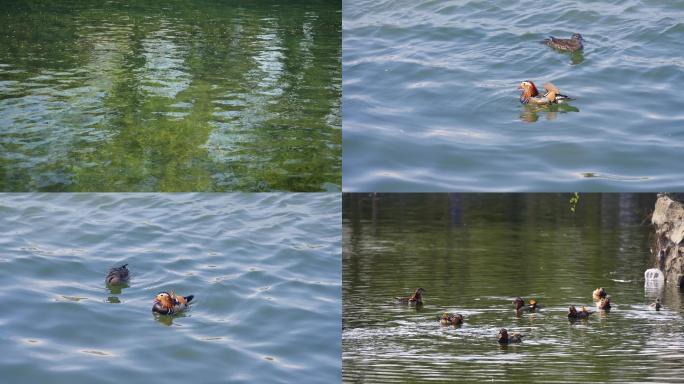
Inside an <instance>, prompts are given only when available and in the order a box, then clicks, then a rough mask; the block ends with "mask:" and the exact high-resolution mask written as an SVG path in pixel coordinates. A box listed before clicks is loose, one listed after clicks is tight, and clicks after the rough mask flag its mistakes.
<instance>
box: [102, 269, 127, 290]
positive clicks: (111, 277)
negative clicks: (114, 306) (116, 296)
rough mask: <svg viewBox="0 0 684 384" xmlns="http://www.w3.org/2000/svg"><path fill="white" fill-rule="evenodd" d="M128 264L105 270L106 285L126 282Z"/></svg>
mask: <svg viewBox="0 0 684 384" xmlns="http://www.w3.org/2000/svg"><path fill="white" fill-rule="evenodd" d="M127 265H128V264H124V265H122V266H120V267H115V268H110V269H109V272H107V277H105V283H107V284H108V285H121V284H125V283H127V282H128V277H129V275H128V268H126V266H127Z"/></svg>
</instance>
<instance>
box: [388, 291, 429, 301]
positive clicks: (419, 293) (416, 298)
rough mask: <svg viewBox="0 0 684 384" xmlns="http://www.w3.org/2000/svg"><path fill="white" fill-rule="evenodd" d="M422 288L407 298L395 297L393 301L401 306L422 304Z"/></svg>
mask: <svg viewBox="0 0 684 384" xmlns="http://www.w3.org/2000/svg"><path fill="white" fill-rule="evenodd" d="M423 292H425V290H424V289H423V288H418V289H416V293H414V294H413V295H411V296H409V297H395V299H396V300H397V301H398V302H399V303H402V304H423Z"/></svg>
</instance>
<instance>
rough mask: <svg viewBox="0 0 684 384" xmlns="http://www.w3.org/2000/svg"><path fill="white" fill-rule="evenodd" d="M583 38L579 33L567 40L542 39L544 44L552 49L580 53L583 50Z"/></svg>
mask: <svg viewBox="0 0 684 384" xmlns="http://www.w3.org/2000/svg"><path fill="white" fill-rule="evenodd" d="M583 43H584V38H582V35H580V34H579V33H573V34H572V36H571V37H570V38H569V39H559V38H556V37H553V36H549V38H548V39H544V44H546V45H548V46H549V47H551V48H553V49H557V50H559V51H566V52H574V51H581V50H582V49H584V44H583Z"/></svg>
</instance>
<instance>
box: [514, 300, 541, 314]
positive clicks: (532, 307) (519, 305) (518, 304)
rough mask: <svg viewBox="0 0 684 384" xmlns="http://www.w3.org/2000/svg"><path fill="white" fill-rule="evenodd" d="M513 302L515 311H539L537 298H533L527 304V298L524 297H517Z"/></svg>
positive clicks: (519, 312)
mask: <svg viewBox="0 0 684 384" xmlns="http://www.w3.org/2000/svg"><path fill="white" fill-rule="evenodd" d="M513 304H515V311H516V312H517V313H518V314H521V313H523V312H536V311H537V300H535V299H531V300H530V301H529V303H528V304H527V305H525V299H523V298H522V297H516V298H515V300H513Z"/></svg>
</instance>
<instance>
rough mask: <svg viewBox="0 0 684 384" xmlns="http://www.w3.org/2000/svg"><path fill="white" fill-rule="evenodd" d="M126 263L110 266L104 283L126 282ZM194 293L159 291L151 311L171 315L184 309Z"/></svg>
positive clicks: (119, 283)
mask: <svg viewBox="0 0 684 384" xmlns="http://www.w3.org/2000/svg"><path fill="white" fill-rule="evenodd" d="M127 266H128V264H124V265H122V266H120V267H114V268H110V269H109V271H108V272H107V277H105V283H106V284H107V285H108V286H121V285H124V284H127V283H128V281H129V278H130V273H129V271H128V268H127ZM194 297H195V296H194V295H190V296H181V295H176V294H175V293H173V292H170V293H169V292H160V293H158V294H157V296H155V298H154V304H153V305H152V312H154V313H159V314H161V315H173V314H176V313H179V312H182V311H184V310H185V309H186V308H188V306H189V305H190V302H191V301H192V299H193V298H194Z"/></svg>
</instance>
